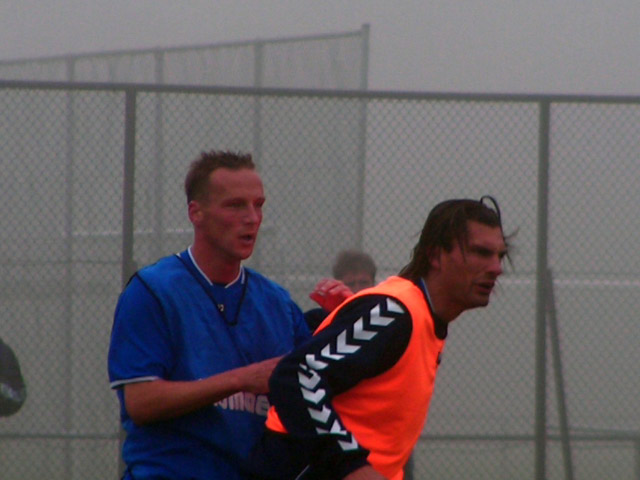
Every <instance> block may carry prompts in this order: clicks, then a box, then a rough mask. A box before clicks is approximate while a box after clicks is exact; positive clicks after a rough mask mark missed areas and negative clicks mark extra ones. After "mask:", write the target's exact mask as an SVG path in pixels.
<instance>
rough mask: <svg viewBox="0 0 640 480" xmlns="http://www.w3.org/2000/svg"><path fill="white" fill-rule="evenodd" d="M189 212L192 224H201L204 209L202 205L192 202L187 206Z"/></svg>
mask: <svg viewBox="0 0 640 480" xmlns="http://www.w3.org/2000/svg"><path fill="white" fill-rule="evenodd" d="M187 210H188V212H189V220H191V223H193V224H194V225H196V224H198V223H200V221H201V220H202V207H201V206H200V203H198V202H196V201H195V200H191V201H190V202H189V205H188V206H187Z"/></svg>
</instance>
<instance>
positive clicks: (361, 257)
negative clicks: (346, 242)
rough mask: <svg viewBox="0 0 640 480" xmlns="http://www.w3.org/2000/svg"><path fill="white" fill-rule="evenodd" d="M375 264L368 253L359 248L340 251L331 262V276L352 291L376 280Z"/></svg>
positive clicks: (372, 283) (370, 284) (366, 286)
mask: <svg viewBox="0 0 640 480" xmlns="http://www.w3.org/2000/svg"><path fill="white" fill-rule="evenodd" d="M376 271H377V269H376V264H375V262H374V261H373V259H372V258H371V256H370V255H368V254H366V253H364V252H361V251H359V250H343V251H341V252H340V253H339V254H338V256H337V257H336V260H335V262H334V264H333V268H332V273H333V278H336V279H338V280H340V281H342V282H343V283H344V284H345V285H346V286H347V287H349V288H350V289H351V291H352V292H353V293H356V292H359V291H360V290H362V289H364V288H368V287H373V285H375V282H376Z"/></svg>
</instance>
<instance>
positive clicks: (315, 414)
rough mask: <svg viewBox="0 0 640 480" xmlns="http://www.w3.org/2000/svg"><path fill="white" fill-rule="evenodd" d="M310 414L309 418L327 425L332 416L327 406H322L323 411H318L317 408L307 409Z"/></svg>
mask: <svg viewBox="0 0 640 480" xmlns="http://www.w3.org/2000/svg"><path fill="white" fill-rule="evenodd" d="M307 411H308V412H309V416H310V417H311V418H313V419H314V420H315V421H316V422H320V423H327V420H329V417H330V416H331V410H329V409H328V408H327V407H326V405H323V406H322V410H316V409H315V408H311V407H309V408H307Z"/></svg>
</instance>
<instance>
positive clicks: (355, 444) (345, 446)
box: [338, 435, 358, 452]
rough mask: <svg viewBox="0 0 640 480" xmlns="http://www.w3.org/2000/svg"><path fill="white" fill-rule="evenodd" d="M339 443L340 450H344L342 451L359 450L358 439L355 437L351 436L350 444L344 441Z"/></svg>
mask: <svg viewBox="0 0 640 480" xmlns="http://www.w3.org/2000/svg"><path fill="white" fill-rule="evenodd" d="M338 443H339V444H340V448H342V450H343V451H345V452H349V451H351V450H357V448H358V442H356V439H355V438H353V435H351V441H350V442H345V441H344V440H338Z"/></svg>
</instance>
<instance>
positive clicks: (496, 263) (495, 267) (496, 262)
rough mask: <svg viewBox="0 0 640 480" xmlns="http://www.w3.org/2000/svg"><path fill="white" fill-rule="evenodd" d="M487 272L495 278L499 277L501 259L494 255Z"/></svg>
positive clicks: (500, 273)
mask: <svg viewBox="0 0 640 480" xmlns="http://www.w3.org/2000/svg"><path fill="white" fill-rule="evenodd" d="M489 271H490V272H491V273H492V274H493V275H495V276H496V277H498V276H499V275H502V257H500V256H498V255H494V256H493V257H492V258H491V265H490V266H489Z"/></svg>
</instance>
